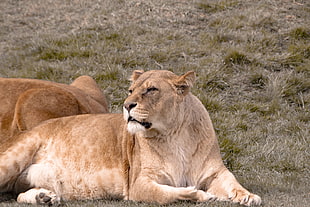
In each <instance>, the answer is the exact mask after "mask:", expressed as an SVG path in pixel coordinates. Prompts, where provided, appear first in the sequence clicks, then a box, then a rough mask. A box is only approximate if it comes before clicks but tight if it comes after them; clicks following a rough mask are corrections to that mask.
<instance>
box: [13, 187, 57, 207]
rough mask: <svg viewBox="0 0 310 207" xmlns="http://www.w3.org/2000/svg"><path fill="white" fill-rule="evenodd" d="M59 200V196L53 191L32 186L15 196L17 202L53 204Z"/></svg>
mask: <svg viewBox="0 0 310 207" xmlns="http://www.w3.org/2000/svg"><path fill="white" fill-rule="evenodd" d="M59 201H60V199H59V197H57V195H56V194H55V193H54V192H52V191H49V190H46V189H44V188H32V189H30V190H28V191H26V192H24V193H20V194H19V195H18V197H17V202H18V203H33V204H35V203H36V204H48V205H53V204H57V203H59Z"/></svg>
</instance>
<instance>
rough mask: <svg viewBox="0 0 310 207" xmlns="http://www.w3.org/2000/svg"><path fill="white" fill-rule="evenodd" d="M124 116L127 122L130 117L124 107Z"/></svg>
mask: <svg viewBox="0 0 310 207" xmlns="http://www.w3.org/2000/svg"><path fill="white" fill-rule="evenodd" d="M123 115H124V120H125V121H127V120H128V117H129V113H128V111H127V109H125V107H123Z"/></svg>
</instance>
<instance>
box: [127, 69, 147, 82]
mask: <svg viewBox="0 0 310 207" xmlns="http://www.w3.org/2000/svg"><path fill="white" fill-rule="evenodd" d="M143 73H144V70H134V71H133V72H132V75H131V77H130V79H129V80H130V81H136V80H137V79H138V78H139V77H140V75H142V74H143Z"/></svg>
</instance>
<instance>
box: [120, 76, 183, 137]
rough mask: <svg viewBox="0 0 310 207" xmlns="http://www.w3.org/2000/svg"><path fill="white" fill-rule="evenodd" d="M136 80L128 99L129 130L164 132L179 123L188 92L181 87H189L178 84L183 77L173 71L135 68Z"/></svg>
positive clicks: (125, 107)
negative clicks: (180, 112)
mask: <svg viewBox="0 0 310 207" xmlns="http://www.w3.org/2000/svg"><path fill="white" fill-rule="evenodd" d="M181 77H182V76H181ZM182 80H183V79H182ZM132 81H133V83H132V85H131V86H130V87H129V96H128V97H127V99H126V100H125V103H124V119H125V120H126V121H127V129H128V131H129V132H130V133H131V134H135V133H137V132H140V131H156V132H159V133H161V132H163V131H167V128H171V127H172V126H173V125H175V123H176V121H177V120H178V115H179V103H180V102H182V100H183V97H184V95H185V93H182V92H180V88H182V90H183V91H185V88H186V87H185V85H184V84H183V85H182V87H180V88H178V86H179V85H178V84H179V82H180V77H179V76H177V75H175V74H174V73H172V72H169V71H148V72H142V71H134V73H133V76H132Z"/></svg>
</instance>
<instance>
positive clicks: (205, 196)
mask: <svg viewBox="0 0 310 207" xmlns="http://www.w3.org/2000/svg"><path fill="white" fill-rule="evenodd" d="M197 197H198V199H197V201H198V202H207V201H209V202H211V201H216V200H217V197H216V196H215V195H213V194H211V193H208V192H205V191H202V190H197Z"/></svg>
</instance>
